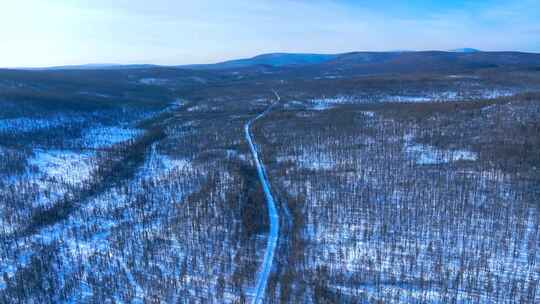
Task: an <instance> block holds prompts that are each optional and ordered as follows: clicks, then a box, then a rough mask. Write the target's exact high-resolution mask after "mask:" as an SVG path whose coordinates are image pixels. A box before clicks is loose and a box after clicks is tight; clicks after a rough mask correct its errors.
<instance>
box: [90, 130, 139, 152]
mask: <svg viewBox="0 0 540 304" xmlns="http://www.w3.org/2000/svg"><path fill="white" fill-rule="evenodd" d="M142 134H143V131H142V130H137V129H131V128H121V127H96V128H91V129H88V130H85V132H84V134H83V138H82V144H83V146H84V147H87V148H94V149H98V148H105V147H110V146H112V145H115V144H118V143H121V142H125V141H128V140H132V139H135V138H136V137H137V136H140V135H142Z"/></svg>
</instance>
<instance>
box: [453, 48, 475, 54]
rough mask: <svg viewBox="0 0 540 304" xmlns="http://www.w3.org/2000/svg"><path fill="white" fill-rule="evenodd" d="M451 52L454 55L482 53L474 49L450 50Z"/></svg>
mask: <svg viewBox="0 0 540 304" xmlns="http://www.w3.org/2000/svg"><path fill="white" fill-rule="evenodd" d="M450 52H454V53H478V52H481V51H480V50H477V49H473V48H462V49H454V50H450Z"/></svg>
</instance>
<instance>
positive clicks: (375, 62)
mask: <svg viewBox="0 0 540 304" xmlns="http://www.w3.org/2000/svg"><path fill="white" fill-rule="evenodd" d="M499 66H503V67H510V66H512V67H520V68H523V67H530V68H531V69H537V68H538V67H539V66H540V54H538V53H524V52H485V51H480V50H477V49H473V48H462V49H455V50H450V51H392V52H350V53H342V54H311V53H269V54H262V55H258V56H255V57H252V58H245V59H236V60H229V61H224V62H219V63H213V64H192V65H178V66H160V65H152V64H132V65H121V64H109V63H104V64H86V65H74V66H58V67H50V68H25V69H23V70H38V71H56V70H129V69H154V68H155V69H158V68H167V69H182V70H199V71H219V70H223V71H226V70H237V69H253V68H274V69H277V68H281V69H298V68H301V69H307V70H313V69H317V70H327V71H331V70H334V69H340V70H344V71H351V72H352V71H354V72H355V73H360V74H368V73H389V72H414V71H442V70H445V71H454V70H463V69H477V68H490V67H499Z"/></svg>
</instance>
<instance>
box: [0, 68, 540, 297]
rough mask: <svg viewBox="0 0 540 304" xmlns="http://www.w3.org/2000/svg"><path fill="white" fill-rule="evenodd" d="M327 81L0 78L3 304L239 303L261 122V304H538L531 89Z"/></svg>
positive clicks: (486, 81)
mask: <svg viewBox="0 0 540 304" xmlns="http://www.w3.org/2000/svg"><path fill="white" fill-rule="evenodd" d="M339 71H340V69H338V68H336V66H331V67H330V68H328V69H322V68H320V69H315V68H313V67H312V68H302V67H298V68H287V67H284V68H275V67H268V66H257V67H255V68H241V69H235V70H211V71H208V70H186V69H178V68H176V69H175V68H159V67H156V68H146V67H141V68H136V69H125V70H123V69H118V70H88V71H78V70H69V71H67V70H66V71H63V70H58V71H15V70H1V71H0V240H1V241H0V303H248V302H251V301H252V300H253V297H254V288H255V285H256V281H257V277H258V273H259V272H260V270H261V264H262V262H263V259H264V258H265V250H267V240H268V238H269V229H270V221H269V218H268V205H267V202H266V200H265V194H264V193H263V188H262V186H261V181H260V179H259V176H258V174H257V167H256V162H255V159H254V158H253V155H252V153H251V151H250V147H249V146H248V143H247V141H246V137H245V126H246V124H247V123H248V122H249V121H252V120H253V119H254V118H255V117H257V116H258V115H260V114H261V113H265V115H264V116H261V117H260V119H257V120H256V121H254V122H253V124H252V126H251V127H252V131H253V137H254V140H255V141H256V144H257V149H258V150H259V153H260V159H261V161H262V163H264V166H265V168H266V174H267V177H268V180H269V181H270V183H271V186H272V194H273V195H274V197H275V198H276V202H277V204H278V206H277V207H278V212H279V214H280V217H279V220H280V225H279V226H280V230H279V241H278V245H277V248H276V252H275V254H274V259H273V264H272V271H271V273H270V278H269V281H268V286H267V287H266V292H265V294H264V303H537V302H540V291H539V290H540V289H539V288H540V286H539V283H540V282H539V281H540V268H539V267H540V252H539V251H540V231H539V224H540V210H539V207H540V206H539V205H538V198H540V93H539V92H540V72H538V71H536V70H534V69H530V68H528V67H526V68H522V67H519V68H512V69H510V68H508V67H504V68H502V67H501V68H498V67H493V66H478V67H476V66H475V67H474V68H470V67H466V68H463V69H461V70H457V71H456V70H454V69H452V70H451V71H445V70H444V69H443V68H441V70H437V71H426V72H417V73H409V72H407V73H380V74H376V75H366V74H365V73H363V72H361V71H359V72H358V73H355V70H354V69H353V68H348V69H343V71H344V72H343V74H342V75H336V73H338V72H339ZM276 94H279V97H280V98H279V99H276ZM270 105H272V106H271V107H270V108H269V106H270Z"/></svg>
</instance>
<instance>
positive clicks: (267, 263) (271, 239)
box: [244, 91, 281, 304]
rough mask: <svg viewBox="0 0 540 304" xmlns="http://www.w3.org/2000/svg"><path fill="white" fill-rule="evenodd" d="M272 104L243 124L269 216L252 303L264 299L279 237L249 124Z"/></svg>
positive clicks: (277, 224) (264, 113)
mask: <svg viewBox="0 0 540 304" xmlns="http://www.w3.org/2000/svg"><path fill="white" fill-rule="evenodd" d="M273 92H274V95H275V96H276V99H277V101H278V102H279V101H280V100H281V97H280V96H279V94H278V93H277V92H276V91H273ZM273 106H274V105H270V106H269V107H268V109H266V110H265V111H264V112H262V113H261V114H259V115H258V116H257V117H255V118H253V119H252V120H250V121H248V123H246V125H245V126H244V130H245V134H246V140H247V141H248V143H249V148H250V149H251V154H252V155H253V159H254V160H255V165H256V166H257V173H258V175H259V179H260V181H261V184H262V187H263V191H264V196H265V198H266V203H267V205H268V216H269V218H270V233H269V234H268V242H267V244H266V251H265V253H264V260H263V263H262V265H261V269H260V270H259V274H258V276H257V285H256V287H255V292H254V296H253V304H259V303H260V302H262V300H263V299H264V293H265V290H266V285H267V284H268V277H269V276H270V271H271V270H272V264H273V262H274V253H275V251H276V245H277V241H278V237H279V214H278V211H277V208H276V202H275V201H274V197H273V196H272V191H271V189H270V182H269V180H268V176H267V175H266V170H265V168H264V164H263V163H262V161H261V160H260V158H259V153H258V152H257V146H256V145H255V144H254V141H253V134H252V132H251V125H252V124H253V123H254V122H255V121H256V120H258V119H260V118H261V117H263V116H264V115H266V114H267V113H268V112H270V110H272V107H273Z"/></svg>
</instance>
